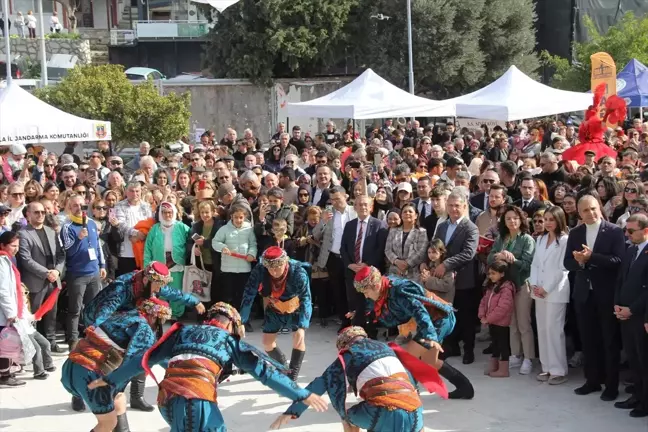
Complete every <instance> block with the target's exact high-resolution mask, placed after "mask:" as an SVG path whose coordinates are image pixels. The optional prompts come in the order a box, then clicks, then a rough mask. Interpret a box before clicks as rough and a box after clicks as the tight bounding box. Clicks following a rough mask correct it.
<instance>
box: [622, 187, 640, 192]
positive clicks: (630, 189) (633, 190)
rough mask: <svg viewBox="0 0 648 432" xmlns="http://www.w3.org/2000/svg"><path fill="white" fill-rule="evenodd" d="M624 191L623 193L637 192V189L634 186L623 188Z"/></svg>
mask: <svg viewBox="0 0 648 432" xmlns="http://www.w3.org/2000/svg"><path fill="white" fill-rule="evenodd" d="M624 192H625V193H637V189H635V188H625V190H624Z"/></svg>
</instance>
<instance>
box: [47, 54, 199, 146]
mask: <svg viewBox="0 0 648 432" xmlns="http://www.w3.org/2000/svg"><path fill="white" fill-rule="evenodd" d="M35 95H36V96H37V97H39V98H40V99H42V100H44V101H45V102H47V103H48V104H50V105H53V106H55V107H57V108H59V109H61V110H63V111H65V112H68V113H70V114H74V115H76V116H79V117H83V118H89V119H96V120H107V121H110V122H111V127H112V137H113V141H114V142H116V143H117V144H118V145H124V144H131V143H137V142H141V141H149V142H150V143H151V144H152V145H164V144H167V143H169V142H174V141H177V140H178V139H179V138H180V137H181V136H183V135H186V134H187V133H188V131H189V117H190V116H191V112H190V110H189V102H190V101H189V94H188V93H185V94H182V95H178V94H176V93H170V94H168V95H165V96H161V95H160V94H159V93H158V90H157V89H156V88H155V86H154V84H153V82H152V81H145V82H142V83H138V84H137V85H133V84H132V83H131V82H130V81H129V80H128V79H127V78H126V75H125V74H124V69H123V67H122V66H119V65H103V66H77V67H75V68H74V69H72V70H71V71H70V72H69V74H68V75H67V76H66V77H65V78H63V80H62V81H61V82H60V83H59V84H58V85H55V86H48V87H44V88H42V89H39V90H37V91H36V92H35Z"/></svg>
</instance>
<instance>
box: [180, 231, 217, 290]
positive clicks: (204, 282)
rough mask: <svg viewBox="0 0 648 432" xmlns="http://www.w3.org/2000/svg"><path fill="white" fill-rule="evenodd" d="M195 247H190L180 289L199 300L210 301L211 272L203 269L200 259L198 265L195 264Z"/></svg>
mask: <svg viewBox="0 0 648 432" xmlns="http://www.w3.org/2000/svg"><path fill="white" fill-rule="evenodd" d="M196 247H199V246H197V245H195V244H194V245H193V247H192V248H191V263H190V264H189V265H188V266H185V268H184V278H183V281H182V291H183V292H185V293H189V294H193V295H195V296H196V297H198V299H199V300H200V301H201V302H209V301H211V279H212V273H211V272H210V271H208V270H205V267H204V264H203V261H202V260H200V267H198V266H197V265H196Z"/></svg>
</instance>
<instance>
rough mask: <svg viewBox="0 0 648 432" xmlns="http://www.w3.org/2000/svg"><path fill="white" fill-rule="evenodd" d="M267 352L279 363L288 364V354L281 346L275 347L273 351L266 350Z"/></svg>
mask: <svg viewBox="0 0 648 432" xmlns="http://www.w3.org/2000/svg"><path fill="white" fill-rule="evenodd" d="M266 354H268V356H269V357H270V358H271V359H273V360H274V361H276V362H277V363H281V364H282V365H284V366H285V365H286V356H285V355H284V353H283V352H282V351H281V350H280V349H279V347H275V349H273V350H272V351H266Z"/></svg>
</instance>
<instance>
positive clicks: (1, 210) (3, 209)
mask: <svg viewBox="0 0 648 432" xmlns="http://www.w3.org/2000/svg"><path fill="white" fill-rule="evenodd" d="M6 213H11V209H10V208H9V207H7V206H6V205H4V204H0V215H1V214H6Z"/></svg>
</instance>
